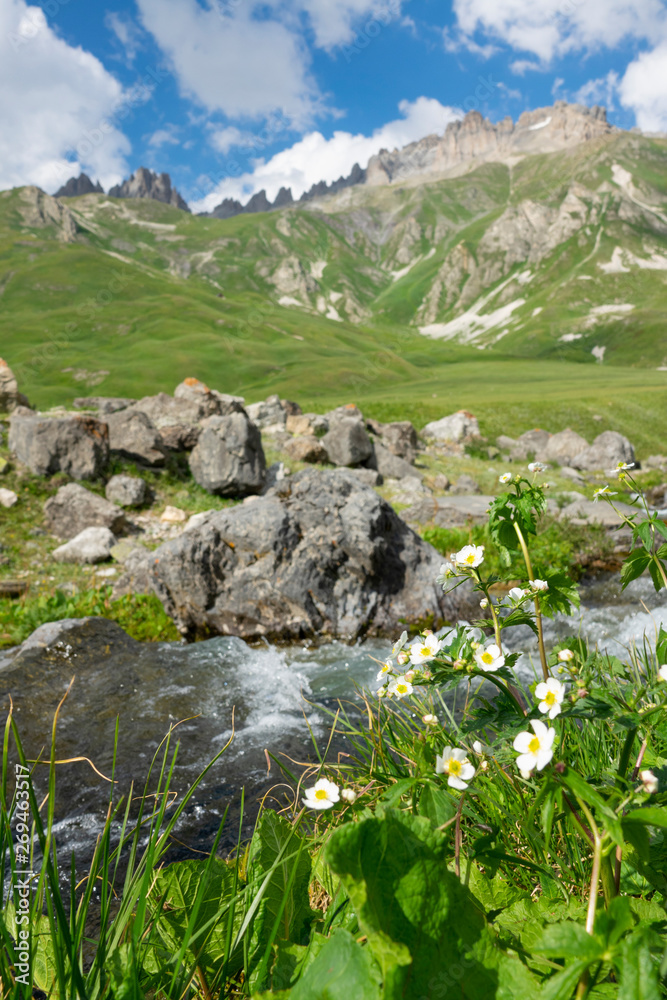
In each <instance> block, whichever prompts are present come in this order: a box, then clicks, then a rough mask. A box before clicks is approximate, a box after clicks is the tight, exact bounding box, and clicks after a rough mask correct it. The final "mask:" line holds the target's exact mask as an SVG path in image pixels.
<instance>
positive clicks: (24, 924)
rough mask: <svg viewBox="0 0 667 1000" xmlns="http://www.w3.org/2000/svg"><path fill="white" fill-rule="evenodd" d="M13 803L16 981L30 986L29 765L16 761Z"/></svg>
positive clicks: (31, 874) (31, 873)
mask: <svg viewBox="0 0 667 1000" xmlns="http://www.w3.org/2000/svg"><path fill="white" fill-rule="evenodd" d="M14 772H15V775H16V804H15V809H14V820H15V826H14V832H15V834H16V837H15V841H14V844H15V847H14V855H15V858H16V867H15V869H14V872H13V890H14V901H15V905H16V937H15V944H14V968H15V970H16V982H17V983H21V985H22V986H27V987H28V988H30V986H31V977H30V898H31V889H30V883H31V881H32V877H33V872H32V871H31V870H30V795H29V788H30V783H29V781H28V775H29V773H30V771H29V768H27V767H26V765H25V764H16V765H15V767H14Z"/></svg>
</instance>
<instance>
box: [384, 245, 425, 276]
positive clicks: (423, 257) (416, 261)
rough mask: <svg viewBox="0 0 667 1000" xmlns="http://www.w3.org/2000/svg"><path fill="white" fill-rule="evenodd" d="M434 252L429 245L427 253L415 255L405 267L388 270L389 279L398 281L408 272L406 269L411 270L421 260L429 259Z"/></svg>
mask: <svg viewBox="0 0 667 1000" xmlns="http://www.w3.org/2000/svg"><path fill="white" fill-rule="evenodd" d="M434 253H435V247H431V249H430V250H429V252H428V253H427V254H424V256H419V257H416V258H415V260H413V261H412V263H410V264H408V265H407V266H406V267H402V268H401V269H400V271H390V272H389V274H390V275H391V280H392V281H399V280H400V278H404V277H405V275H406V274H407V273H408V271H411V270H412V268H413V267H416V266H417V264H421V262H422V261H424V260H430V259H431V257H432V256H433V254H434Z"/></svg>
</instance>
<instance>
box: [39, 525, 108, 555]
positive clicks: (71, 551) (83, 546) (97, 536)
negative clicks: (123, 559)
mask: <svg viewBox="0 0 667 1000" xmlns="http://www.w3.org/2000/svg"><path fill="white" fill-rule="evenodd" d="M115 544H116V536H115V535H114V534H113V533H112V532H111V531H109V529H108V528H84V530H83V531H81V532H79V534H78V535H75V537H74V538H72V539H70V541H69V542H65V544H64V545H60V546H59V547H58V548H57V549H55V551H54V552H53V558H54V559H55V560H56V562H63V563H100V562H106V560H107V559H109V558H110V555H111V550H112V548H113V547H114V545H115Z"/></svg>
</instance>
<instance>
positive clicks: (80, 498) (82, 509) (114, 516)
mask: <svg viewBox="0 0 667 1000" xmlns="http://www.w3.org/2000/svg"><path fill="white" fill-rule="evenodd" d="M44 514H45V517H46V525H47V527H48V529H49V531H50V532H51V533H52V534H53V535H57V536H58V538H74V537H75V536H76V535H78V534H79V533H80V532H81V531H83V530H84V528H90V527H102V528H108V529H109V531H111V532H114V534H119V533H120V532H121V531H123V530H124V529H125V528H126V527H127V524H126V521H125V515H124V514H123V512H122V510H119V509H118V507H116V505H115V504H113V503H109V501H108V500H105V499H104V498H103V497H99V496H98V495H97V494H96V493H91V491H90V490H87V489H84V487H83V486H79V484H78V483H68V484H67V486H61V487H60V489H59V490H58V492H57V493H56V495H55V496H54V497H51V498H50V499H49V500H47V501H46V503H45V504H44Z"/></svg>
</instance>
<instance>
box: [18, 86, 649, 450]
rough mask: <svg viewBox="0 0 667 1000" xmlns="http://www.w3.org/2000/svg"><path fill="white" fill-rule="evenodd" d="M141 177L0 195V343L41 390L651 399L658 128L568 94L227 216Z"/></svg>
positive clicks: (378, 401) (529, 401)
mask: <svg viewBox="0 0 667 1000" xmlns="http://www.w3.org/2000/svg"><path fill="white" fill-rule="evenodd" d="M139 173H140V172H138V173H137V175H135V178H133V179H132V181H131V182H125V184H124V185H121V186H119V187H118V188H116V189H114V193H119V194H121V197H110V196H109V195H106V194H104V193H103V192H102V191H101V190H99V189H95V188H94V187H93V184H92V183H90V185H89V193H86V194H76V192H77V191H78V190H81V189H82V187H81V185H77V184H76V183H74V182H72V183H71V184H70V186H69V189H68V190H69V192H74V196H70V197H66V196H65V194H66V193H68V192H66V191H63V195H62V196H61V197H59V198H55V197H52V196H50V195H48V194H45V193H44V192H43V191H41V190H39V189H38V188H34V187H24V188H15V189H13V190H11V191H4V192H2V193H1V194H0V315H1V318H2V325H1V326H0V330H1V333H0V347H1V351H0V353H1V354H2V355H3V356H4V357H6V358H8V359H9V360H10V361H11V364H12V368H13V369H14V370H15V372H16V373H17V376H18V379H19V383H20V385H21V387H22V389H23V390H24V391H25V392H26V394H27V395H28V396H29V397H30V399H31V400H34V402H35V403H36V404H38V405H53V404H54V403H69V402H70V401H71V399H72V397H73V396H78V395H84V394H85V393H87V392H90V390H91V388H92V387H97V386H99V389H97V388H96V389H95V391H97V392H102V393H104V394H105V395H113V394H118V395H134V394H136V395H141V394H144V393H145V392H146V391H149V390H150V391H153V392H157V391H158V390H162V389H165V390H168V391H171V390H172V389H173V385H175V384H176V383H177V382H178V381H179V380H180V379H181V378H183V377H185V376H187V375H195V376H198V377H200V378H203V379H205V380H206V381H207V382H209V383H210V384H211V385H214V386H215V387H216V388H218V389H221V390H224V391H227V392H232V393H238V394H241V395H244V396H246V397H248V398H250V399H252V398H260V397H264V396H265V395H267V393H269V392H279V393H280V394H281V395H283V396H288V397H290V398H296V399H299V401H300V402H302V403H305V404H308V405H314V404H315V403H316V402H317V408H318V409H321V408H322V405H325V406H326V405H328V404H335V403H339V402H341V401H343V400H342V397H343V396H344V397H345V398H349V399H354V400H355V401H356V402H359V403H360V404H363V405H364V407H365V409H367V410H368V412H369V413H372V414H374V415H377V416H378V417H380V418H382V419H387V418H389V419H391V418H393V417H397V416H399V417H410V418H411V419H413V420H415V421H416V422H417V423H422V424H423V423H424V422H425V421H426V420H427V419H431V418H433V417H437V416H439V415H441V414H442V412H443V405H445V404H444V402H443V401H444V399H445V398H446V399H447V404H446V405H447V408H448V410H449V409H451V408H452V407H453V406H456V405H467V406H469V407H472V408H475V410H476V412H479V413H480V416H481V417H482V419H484V418H485V416H488V417H489V419H490V418H491V417H492V416H493V413H494V407H495V406H496V405H500V404H502V403H506V402H510V401H514V400H516V399H517V397H518V395H519V394H520V395H521V398H522V400H523V402H522V406H523V410H522V413H521V414H520V415H519V416H518V417H517V421H518V422H519V423H521V424H522V425H524V424H525V419H526V416H527V415H528V416H530V415H533V414H534V415H535V418H536V419H538V418H539V416H540V413H541V412H543V411H541V410H540V407H545V406H552V407H555V408H558V407H560V408H564V410H565V411H568V409H570V410H571V409H572V408H574V409H576V408H577V407H579V408H581V407H584V408H588V410H590V412H591V413H592V412H593V411H594V410H595V409H596V408H598V409H599V407H600V406H601V405H603V403H604V405H607V404H608V403H609V402H610V401H612V400H614V399H616V400H618V401H619V407H620V409H619V413H621V412H622V410H623V406H627V407H630V408H632V407H637V406H639V405H640V403H641V405H643V406H644V409H646V406H647V401H648V398H649V395H650V394H653V398H654V400H655V401H656V404H657V401H658V400H660V406H662V405H663V402H662V401H663V400H664V397H665V392H664V388H665V380H666V379H667V374H666V370H667V340H666V339H665V336H664V324H665V311H666V307H667V138H666V137H665V136H649V135H644V134H642V133H640V132H638V131H635V130H633V131H632V132H626V131H621V130H619V129H617V128H615V127H613V126H611V125H610V124H609V123H608V122H607V117H606V113H605V111H604V110H603V109H601V108H597V107H595V108H592V109H589V108H585V107H582V106H579V105H568V104H565V103H557V104H556V105H555V106H554V107H551V108H543V109H538V110H535V111H530V112H526V113H525V114H523V115H522V116H521V117H520V118H519V120H518V121H517V122H516V123H513V122H512V121H511V120H510V119H505V120H503V121H501V122H499V123H497V124H492V123H490V122H489V121H487V120H485V119H484V118H482V116H481V115H479V114H478V113H476V112H472V113H470V114H468V115H467V116H466V117H465V118H464V119H462V120H461V121H458V122H455V123H453V124H451V125H449V126H448V128H447V130H446V131H445V133H444V135H440V136H438V135H431V136H427V137H425V138H424V139H422V140H420V141H419V142H416V143H413V144H411V145H410V146H407V147H405V148H404V149H401V150H394V151H391V152H389V151H382V152H381V153H380V154H378V155H377V156H375V157H373V158H372V159H371V161H370V162H369V163H368V165H367V166H366V167H365V168H359V167H357V168H355V171H354V172H353V175H352V176H351V178H349V179H347V180H343V179H341V182H337V183H336V184H334V185H331V186H330V187H329V188H327V186H326V185H320V186H318V190H317V191H314V192H312V193H311V194H310V195H309V196H308V197H305V198H302V199H301V200H299V201H293V200H292V197H291V192H285V191H281V193H280V196H279V198H278V199H277V203H278V206H279V207H275V204H274V206H270V203H269V202H268V200H267V199H266V198H265V197H259V196H258V195H255V197H254V206H255V207H254V208H253V206H248V208H247V210H242V209H241V206H240V205H239V206H236V203H233V204H234V206H236V207H233V208H232V209H230V208H229V206H228V205H226V206H225V208H224V210H223V211H221V212H220V213H217V214H218V215H220V214H222V215H229V217H226V218H219V217H216V213H215V212H214V213H212V214H210V215H207V216H201V215H199V216H198V215H194V214H191V213H190V212H189V211H186V210H184V209H186V208H187V206H186V205H185V202H183V200H182V199H181V197H180V195H179V194H178V192H176V191H175V190H174V191H172V189H171V187H170V183H169V178H168V176H167V175H161V177H160V178H159V179H156V178H155V175H152V177H153V179H154V180H155V181H156V185H155V186H154V188H151V183H150V177H149V173H150V172H148V171H144V172H143V173H142V174H141V176H139ZM137 178H138V179H137ZM146 178H148V183H145V180H146ZM165 179H166V180H165ZM85 187H86V186H85V185H83V188H84V189H85ZM152 191H153V192H154V191H157V192H158V193H157V194H155V193H151V192H152ZM165 192H166V193H165ZM260 194H262V195H263V193H260ZM258 205H259V206H260V207H267V206H270V207H269V210H267V211H257V210H256V206H258ZM178 206H180V207H178ZM647 394H649V395H647ZM531 407H532V409H531ZM628 412H629V411H628ZM505 427H506V429H507V430H508V432H510V433H511V431H512V426H511V425H510V424H508V422H507V420H505ZM522 429H525V428H524V427H523V426H522Z"/></svg>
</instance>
